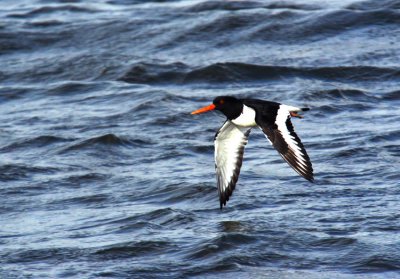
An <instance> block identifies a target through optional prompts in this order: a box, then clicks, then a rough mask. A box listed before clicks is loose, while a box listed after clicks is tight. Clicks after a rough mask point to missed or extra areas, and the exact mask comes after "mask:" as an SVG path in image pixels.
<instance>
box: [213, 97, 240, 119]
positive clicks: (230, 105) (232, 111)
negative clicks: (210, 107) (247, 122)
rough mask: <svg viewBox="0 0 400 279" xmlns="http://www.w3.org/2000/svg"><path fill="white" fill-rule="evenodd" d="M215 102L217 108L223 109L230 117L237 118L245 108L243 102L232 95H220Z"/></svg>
mask: <svg viewBox="0 0 400 279" xmlns="http://www.w3.org/2000/svg"><path fill="white" fill-rule="evenodd" d="M213 104H214V106H215V109H216V110H219V111H221V112H222V113H223V114H225V116H226V117H227V118H228V119H229V120H232V119H235V118H236V117H238V116H239V115H240V114H241V113H242V110H243V102H242V101H241V100H239V99H236V98H235V97H231V96H218V97H216V98H215V99H214V101H213Z"/></svg>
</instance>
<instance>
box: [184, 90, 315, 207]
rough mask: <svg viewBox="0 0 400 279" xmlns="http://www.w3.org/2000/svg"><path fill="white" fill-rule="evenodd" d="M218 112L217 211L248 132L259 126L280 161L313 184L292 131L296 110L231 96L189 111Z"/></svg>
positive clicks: (308, 165) (305, 157)
mask: <svg viewBox="0 0 400 279" xmlns="http://www.w3.org/2000/svg"><path fill="white" fill-rule="evenodd" d="M212 110H219V111H220V112H222V113H223V114H224V115H225V116H226V118H227V119H226V121H225V123H224V124H223V125H222V127H221V128H220V129H219V130H218V132H217V133H216V135H215V138H214V146H215V153H214V157H215V171H216V175H217V185H218V194H219V201H220V208H221V209H222V207H223V206H226V202H227V201H228V200H229V197H230V196H231V195H232V192H233V190H234V189H235V186H236V182H237V181H238V178H239V173H240V168H241V166H242V161H243V153H244V147H245V146H246V144H247V141H248V137H249V135H250V131H251V129H252V128H253V127H259V128H260V129H261V130H262V131H263V133H264V135H265V136H266V138H267V139H268V140H269V142H270V143H271V144H272V146H273V147H274V148H275V149H276V150H277V151H278V153H279V154H280V155H281V156H282V158H283V159H284V160H285V161H286V162H287V163H288V164H289V165H290V166H291V167H292V168H293V169H294V170H295V171H296V172H297V173H298V174H300V175H301V176H302V177H304V178H305V179H307V180H308V181H310V182H313V181H314V174H313V168H312V164H311V161H310V157H308V154H307V152H306V150H305V148H304V145H303V144H302V143H301V140H300V138H299V137H298V136H297V134H296V133H295V131H294V128H293V124H292V122H291V121H290V119H291V117H298V118H303V117H302V116H301V115H300V114H298V112H301V111H307V110H309V108H298V107H292V106H287V105H284V104H280V103H276V102H271V101H264V100H258V99H237V98H235V97H231V96H219V97H216V98H215V99H214V101H213V103H212V104H211V105H208V106H205V107H203V108H200V109H198V110H195V111H193V112H192V113H191V114H199V113H204V112H207V111H212Z"/></svg>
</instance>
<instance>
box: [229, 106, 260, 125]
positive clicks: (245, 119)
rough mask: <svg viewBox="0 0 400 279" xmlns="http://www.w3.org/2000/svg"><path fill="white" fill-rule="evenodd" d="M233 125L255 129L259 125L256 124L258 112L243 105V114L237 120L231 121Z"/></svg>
mask: <svg viewBox="0 0 400 279" xmlns="http://www.w3.org/2000/svg"><path fill="white" fill-rule="evenodd" d="M231 121H232V123H234V124H235V125H238V126H242V127H254V126H256V125H257V123H256V111H255V110H254V109H252V108H249V107H248V106H246V105H243V111H242V114H240V115H239V117H237V118H236V119H233V120H231Z"/></svg>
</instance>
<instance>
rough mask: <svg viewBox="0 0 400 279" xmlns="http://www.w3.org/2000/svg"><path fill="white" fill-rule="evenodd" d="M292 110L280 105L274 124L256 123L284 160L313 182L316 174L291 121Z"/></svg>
mask: <svg viewBox="0 0 400 279" xmlns="http://www.w3.org/2000/svg"><path fill="white" fill-rule="evenodd" d="M291 108H294V107H289V106H285V105H280V106H279V108H278V110H277V114H276V118H275V122H274V123H271V122H270V123H268V122H266V121H262V120H261V121H257V119H256V122H257V124H258V126H259V127H260V128H261V130H262V131H263V132H264V134H265V135H266V137H267V138H268V139H269V141H270V142H271V143H272V145H273V146H274V147H275V149H276V150H277V151H278V152H279V154H280V155H281V156H282V158H283V159H285V161H286V162H287V163H288V164H289V165H290V166H291V167H292V168H293V169H294V170H295V171H296V172H297V173H298V174H300V175H301V176H302V177H304V178H305V179H307V180H309V181H311V182H313V181H314V174H313V168H312V164H311V161H310V157H308V154H307V152H306V150H305V148H304V145H303V144H302V143H301V140H300V138H299V137H298V136H297V134H296V133H295V132H294V128H293V124H292V122H291V121H290V112H291V110H290V109H291ZM300 110H301V109H300Z"/></svg>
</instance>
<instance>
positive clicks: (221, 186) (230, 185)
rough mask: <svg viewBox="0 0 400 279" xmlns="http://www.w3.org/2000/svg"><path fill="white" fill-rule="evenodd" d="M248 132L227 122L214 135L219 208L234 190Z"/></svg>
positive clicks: (246, 129)
mask: <svg viewBox="0 0 400 279" xmlns="http://www.w3.org/2000/svg"><path fill="white" fill-rule="evenodd" d="M250 130H251V128H244V127H240V126H236V125H235V124H233V123H232V122H231V121H230V120H227V121H226V122H225V123H224V125H222V127H221V128H220V129H219V131H218V132H217V134H216V135H215V139H214V145H215V171H216V175H217V185H218V193H219V202H220V207H221V208H222V206H223V205H226V202H227V201H228V200H229V197H230V196H231V195H232V192H233V190H234V189H235V185H236V182H237V180H238V178H239V173H240V167H241V166H242V161H243V152H244V147H245V145H246V144H247V138H248V136H249V134H250Z"/></svg>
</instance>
